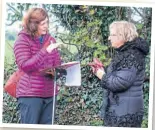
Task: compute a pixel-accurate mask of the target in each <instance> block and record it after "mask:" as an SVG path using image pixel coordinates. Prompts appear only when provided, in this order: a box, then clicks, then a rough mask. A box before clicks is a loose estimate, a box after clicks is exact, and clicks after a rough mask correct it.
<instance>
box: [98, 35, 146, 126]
mask: <svg viewBox="0 0 155 130" xmlns="http://www.w3.org/2000/svg"><path fill="white" fill-rule="evenodd" d="M148 52H149V46H148V44H147V43H146V41H145V40H143V39H142V38H136V39H134V40H133V41H131V42H126V43H125V44H124V45H123V46H121V47H120V48H117V49H116V55H115V57H114V58H113V60H112V62H111V64H110V65H109V66H108V68H107V71H106V74H105V75H104V76H103V78H102V80H101V86H102V87H103V88H104V94H103V95H104V96H103V105H102V107H101V117H102V118H103V120H104V125H105V126H113V127H141V123H142V119H143V113H144V103H143V83H144V77H145V56H146V55H147V54H148Z"/></svg>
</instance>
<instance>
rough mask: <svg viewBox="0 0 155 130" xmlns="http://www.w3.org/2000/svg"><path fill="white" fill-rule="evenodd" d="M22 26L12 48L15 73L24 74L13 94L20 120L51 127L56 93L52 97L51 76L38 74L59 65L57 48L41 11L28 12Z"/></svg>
mask: <svg viewBox="0 0 155 130" xmlns="http://www.w3.org/2000/svg"><path fill="white" fill-rule="evenodd" d="M22 25H23V29H22V30H21V31H20V32H19V34H18V37H17V39H16V41H15V45H14V54H15V59H16V63H17V65H18V69H20V70H22V71H23V72H24V75H23V76H22V77H21V78H20V80H19V83H18V85H17V90H16V97H17V102H18V108H19V112H20V120H21V123H26V124H51V123H52V116H53V115H52V109H53V108H54V107H53V98H54V96H56V95H57V93H58V89H57V87H56V94H55V95H54V79H53V78H52V75H49V74H45V73H44V74H42V73H40V70H42V69H46V68H49V67H54V66H57V65H60V64H61V60H60V54H59V52H58V50H57V48H58V47H59V46H60V44H59V43H56V41H55V39H54V38H53V37H52V36H51V35H50V34H49V33H48V27H49V17H48V14H47V12H46V11H45V10H44V9H42V8H31V9H30V10H29V11H28V12H27V13H26V15H25V16H24V18H23V24H22ZM54 105H55V104H54Z"/></svg>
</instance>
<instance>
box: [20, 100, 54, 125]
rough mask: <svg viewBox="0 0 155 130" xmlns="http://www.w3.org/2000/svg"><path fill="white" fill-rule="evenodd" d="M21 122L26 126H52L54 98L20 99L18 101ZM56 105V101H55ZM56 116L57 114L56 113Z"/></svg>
mask: <svg viewBox="0 0 155 130" xmlns="http://www.w3.org/2000/svg"><path fill="white" fill-rule="evenodd" d="M17 102H18V109H19V112H20V122H21V123H24V124H52V116H53V115H52V113H53V97H50V98H38V97H20V98H18V100H17ZM55 105H56V99H55ZM54 115H55V112H54Z"/></svg>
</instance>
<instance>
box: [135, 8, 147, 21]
mask: <svg viewBox="0 0 155 130" xmlns="http://www.w3.org/2000/svg"><path fill="white" fill-rule="evenodd" d="M133 8H134V10H135V11H136V12H137V13H138V14H139V15H140V16H141V17H142V18H143V19H146V18H145V16H144V15H143V14H142V13H140V12H139V10H138V9H137V8H136V7H133Z"/></svg>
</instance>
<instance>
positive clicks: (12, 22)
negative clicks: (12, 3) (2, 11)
mask: <svg viewBox="0 0 155 130" xmlns="http://www.w3.org/2000/svg"><path fill="white" fill-rule="evenodd" d="M16 21H17V19H15V20H13V21H11V23H9V24H6V26H11V25H12V24H14V22H16Z"/></svg>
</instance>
